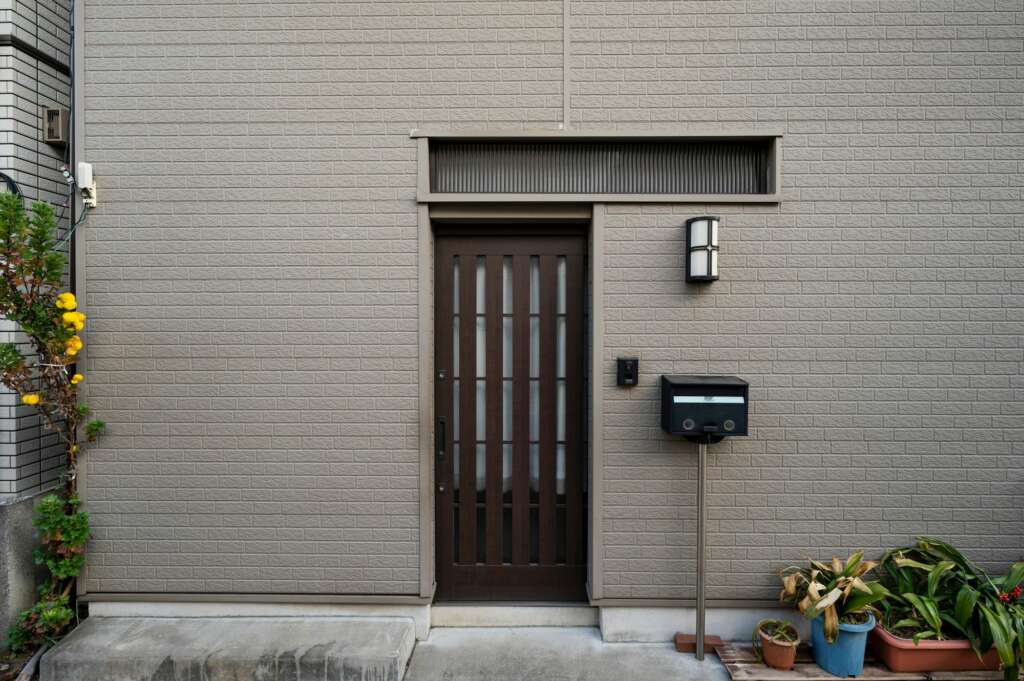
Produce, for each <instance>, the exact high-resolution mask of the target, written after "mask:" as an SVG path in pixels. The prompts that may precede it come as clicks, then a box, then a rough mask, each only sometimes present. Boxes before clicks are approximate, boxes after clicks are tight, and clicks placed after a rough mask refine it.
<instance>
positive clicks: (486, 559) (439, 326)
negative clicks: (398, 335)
mask: <svg viewBox="0 0 1024 681" xmlns="http://www.w3.org/2000/svg"><path fill="white" fill-rule="evenodd" d="M499 229H500V228H493V229H492V230H491V232H490V233H488V232H487V231H483V229H479V230H469V229H466V228H452V229H450V230H448V231H440V230H439V231H438V233H437V241H436V261H435V269H434V277H435V283H436V290H435V295H436V297H435V301H434V305H435V315H436V316H435V352H436V355H435V381H436V393H435V400H436V402H435V407H436V414H437V423H436V424H435V428H436V443H435V448H436V451H435V464H436V471H435V494H436V509H437V583H438V599H440V600H484V601H487V600H516V601H539V600H554V601H575V600H583V599H585V598H586V593H585V574H586V557H585V556H586V540H585V536H586V508H587V494H586V485H585V480H586V468H587V467H586V463H585V462H586V444H585V442H584V440H583V437H584V432H585V429H584V427H583V424H584V420H585V411H586V410H585V401H584V395H585V394H586V393H585V390H584V376H585V375H584V371H583V367H584V355H585V345H584V326H585V323H584V321H585V320H584V310H585V296H584V273H585V267H586V265H585V250H586V241H585V237H584V235H583V234H582V233H572V232H571V231H569V230H567V229H566V228H565V227H558V226H546V229H543V228H542V229H538V228H537V227H532V228H523V229H522V230H516V229H511V228H504V229H502V230H501V231H497V230H499ZM527 229H528V231H527ZM554 230H560V231H554Z"/></svg>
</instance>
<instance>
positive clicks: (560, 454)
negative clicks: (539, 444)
mask: <svg viewBox="0 0 1024 681" xmlns="http://www.w3.org/2000/svg"><path fill="white" fill-rule="evenodd" d="M555 466H556V471H555V475H556V476H557V477H556V478H555V486H556V488H557V490H558V491H557V494H565V445H558V447H557V448H556V449H555Z"/></svg>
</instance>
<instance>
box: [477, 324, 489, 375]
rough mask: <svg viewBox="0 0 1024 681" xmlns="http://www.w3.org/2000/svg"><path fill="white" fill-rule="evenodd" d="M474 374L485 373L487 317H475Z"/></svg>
mask: <svg viewBox="0 0 1024 681" xmlns="http://www.w3.org/2000/svg"><path fill="white" fill-rule="evenodd" d="M476 375H477V377H478V378H483V377H484V376H486V375H487V318H486V317H477V318H476Z"/></svg>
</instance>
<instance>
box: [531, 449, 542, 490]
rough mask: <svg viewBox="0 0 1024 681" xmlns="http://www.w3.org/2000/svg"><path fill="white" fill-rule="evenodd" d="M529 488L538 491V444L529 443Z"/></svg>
mask: <svg viewBox="0 0 1024 681" xmlns="http://www.w3.org/2000/svg"><path fill="white" fill-rule="evenodd" d="M530 489H531V490H533V491H534V492H539V491H540V445H530Z"/></svg>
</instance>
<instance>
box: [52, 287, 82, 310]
mask: <svg viewBox="0 0 1024 681" xmlns="http://www.w3.org/2000/svg"><path fill="white" fill-rule="evenodd" d="M57 307H59V308H60V309H62V310H74V309H76V308H78V301H77V300H75V294H74V293H71V292H70V291H68V292H67V293H62V294H60V295H59V296H57Z"/></svg>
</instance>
